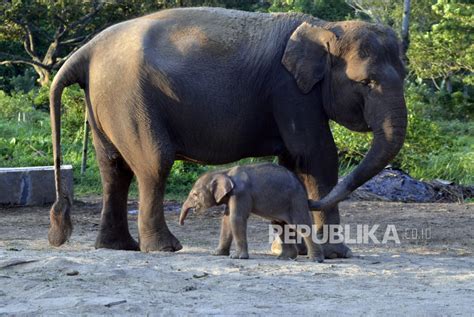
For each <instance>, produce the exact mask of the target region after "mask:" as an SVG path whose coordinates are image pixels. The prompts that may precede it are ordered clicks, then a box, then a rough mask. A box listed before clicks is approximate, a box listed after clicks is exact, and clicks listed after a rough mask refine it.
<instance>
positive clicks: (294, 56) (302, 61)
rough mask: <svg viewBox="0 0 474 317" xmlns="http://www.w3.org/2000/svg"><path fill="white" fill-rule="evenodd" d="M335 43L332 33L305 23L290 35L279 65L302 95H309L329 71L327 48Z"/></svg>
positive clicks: (328, 52)
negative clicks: (291, 78) (284, 69)
mask: <svg viewBox="0 0 474 317" xmlns="http://www.w3.org/2000/svg"><path fill="white" fill-rule="evenodd" d="M335 41H336V35H335V34H334V33H332V32H331V31H329V30H326V29H323V28H320V27H317V26H313V25H311V24H309V23H307V22H303V23H302V24H301V25H300V26H298V27H297V28H296V30H295V31H294V32H293V34H291V37H290V39H289V40H288V43H287V44H286V48H285V53H284V54H283V58H282V60H281V63H282V64H283V66H285V68H286V69H287V70H288V71H289V72H290V73H291V74H292V75H293V77H294V78H295V80H296V84H297V85H298V88H299V89H300V90H301V91H302V92H303V93H304V94H307V93H309V92H310V91H311V89H312V88H313V86H314V85H315V84H316V83H317V82H319V81H320V80H322V79H323V78H324V76H325V75H326V73H327V72H328V71H329V67H330V65H329V64H330V63H329V54H330V51H329V48H330V46H331V45H334V43H335Z"/></svg>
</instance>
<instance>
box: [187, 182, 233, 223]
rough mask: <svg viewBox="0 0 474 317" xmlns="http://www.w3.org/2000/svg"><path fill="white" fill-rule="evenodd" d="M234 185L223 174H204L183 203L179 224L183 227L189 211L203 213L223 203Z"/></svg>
mask: <svg viewBox="0 0 474 317" xmlns="http://www.w3.org/2000/svg"><path fill="white" fill-rule="evenodd" d="M233 188H234V183H233V182H232V180H231V179H230V177H228V176H227V175H225V174H224V173H206V174H204V175H202V176H201V177H199V179H198V180H197V181H196V183H195V184H194V185H193V188H192V189H191V191H190V192H189V195H188V197H187V198H186V201H185V202H184V203H183V207H182V208H181V213H180V215H179V224H180V225H183V224H184V220H185V219H186V217H187V215H188V213H189V210H191V209H193V208H194V209H196V211H197V212H203V211H205V210H206V209H209V208H211V207H214V206H217V205H220V204H222V203H224V200H225V199H224V198H225V197H226V196H227V195H228V194H229V193H230V192H231V191H232V189H233Z"/></svg>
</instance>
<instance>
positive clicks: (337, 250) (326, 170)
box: [297, 149, 352, 259]
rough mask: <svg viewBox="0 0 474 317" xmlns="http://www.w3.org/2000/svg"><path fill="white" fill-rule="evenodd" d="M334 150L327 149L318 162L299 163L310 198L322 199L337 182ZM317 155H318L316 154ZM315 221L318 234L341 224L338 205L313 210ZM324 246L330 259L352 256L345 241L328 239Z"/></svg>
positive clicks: (301, 176)
mask: <svg viewBox="0 0 474 317" xmlns="http://www.w3.org/2000/svg"><path fill="white" fill-rule="evenodd" d="M334 152H335V153H333V154H332V155H328V152H327V151H326V152H325V153H324V154H325V155H322V156H320V157H319V160H318V161H317V162H318V163H316V162H313V161H312V162H309V164H308V163H300V164H298V167H297V174H298V176H299V177H300V179H301V180H302V181H303V183H304V185H305V187H306V191H307V193H308V197H309V198H310V199H313V200H320V199H321V198H323V197H324V196H326V195H327V194H328V193H329V192H330V191H331V189H332V188H333V187H334V186H335V185H336V184H337V179H338V161H337V154H336V150H335V149H334ZM315 157H317V156H316V154H315ZM313 221H314V224H315V225H316V228H317V232H318V236H320V237H321V236H324V235H323V231H324V230H329V226H331V225H339V224H340V222H341V220H340V216H339V208H338V206H337V205H336V206H334V207H331V208H328V209H324V210H322V211H317V212H316V211H315V212H313ZM326 236H327V235H326ZM322 247H323V251H324V257H325V258H328V259H334V258H350V257H351V256H352V251H351V250H350V249H349V248H348V247H347V246H346V245H345V244H344V243H329V241H327V242H325V243H324V244H323V245H322Z"/></svg>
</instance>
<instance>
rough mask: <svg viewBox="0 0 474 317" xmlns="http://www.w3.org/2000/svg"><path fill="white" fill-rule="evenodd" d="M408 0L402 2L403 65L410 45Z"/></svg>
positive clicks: (406, 59) (406, 60)
mask: <svg viewBox="0 0 474 317" xmlns="http://www.w3.org/2000/svg"><path fill="white" fill-rule="evenodd" d="M409 28H410V0H404V1H403V20H402V54H403V60H404V61H405V63H407V62H408V58H407V51H408V46H409V45H410V34H409Z"/></svg>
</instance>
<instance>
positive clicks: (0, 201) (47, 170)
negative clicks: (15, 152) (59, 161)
mask: <svg viewBox="0 0 474 317" xmlns="http://www.w3.org/2000/svg"><path fill="white" fill-rule="evenodd" d="M61 172H62V173H61V177H62V179H63V184H64V185H65V187H66V189H67V191H68V193H69V194H70V195H71V199H72V193H73V175H72V166H71V165H64V166H61ZM55 199H56V189H55V184H54V168H53V167H52V166H36V167H20V168H0V205H11V206H34V205H44V204H50V203H52V202H54V200H55Z"/></svg>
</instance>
